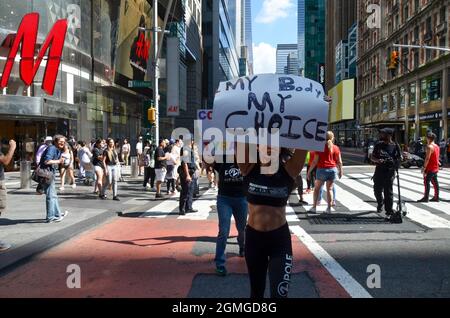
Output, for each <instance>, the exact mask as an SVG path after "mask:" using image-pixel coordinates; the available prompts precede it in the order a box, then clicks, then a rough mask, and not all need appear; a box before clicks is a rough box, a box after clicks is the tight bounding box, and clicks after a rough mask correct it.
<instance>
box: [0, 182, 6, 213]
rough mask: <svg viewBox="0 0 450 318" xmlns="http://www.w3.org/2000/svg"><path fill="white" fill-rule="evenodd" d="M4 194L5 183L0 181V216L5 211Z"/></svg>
mask: <svg viewBox="0 0 450 318" xmlns="http://www.w3.org/2000/svg"><path fill="white" fill-rule="evenodd" d="M6 193H7V190H6V185H5V181H0V215H1V214H2V213H4V212H5V210H6Z"/></svg>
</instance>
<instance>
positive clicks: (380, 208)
mask: <svg viewBox="0 0 450 318" xmlns="http://www.w3.org/2000/svg"><path fill="white" fill-rule="evenodd" d="M377 213H383V204H378V206H377Z"/></svg>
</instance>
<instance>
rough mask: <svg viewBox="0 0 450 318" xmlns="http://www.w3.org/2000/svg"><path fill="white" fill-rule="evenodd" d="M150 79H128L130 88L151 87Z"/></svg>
mask: <svg viewBox="0 0 450 318" xmlns="http://www.w3.org/2000/svg"><path fill="white" fill-rule="evenodd" d="M151 87H152V82H150V81H128V88H151Z"/></svg>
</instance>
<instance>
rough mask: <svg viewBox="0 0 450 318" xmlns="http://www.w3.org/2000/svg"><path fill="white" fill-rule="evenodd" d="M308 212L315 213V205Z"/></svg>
mask: <svg viewBox="0 0 450 318" xmlns="http://www.w3.org/2000/svg"><path fill="white" fill-rule="evenodd" d="M308 212H309V213H317V209H316V208H315V207H312V208H311V209H309V211H308Z"/></svg>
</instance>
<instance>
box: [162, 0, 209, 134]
mask: <svg viewBox="0 0 450 318" xmlns="http://www.w3.org/2000/svg"><path fill="white" fill-rule="evenodd" d="M174 3H175V4H174V6H178V7H181V9H182V12H183V18H182V19H179V21H175V22H171V23H169V25H168V26H167V28H168V29H169V30H170V31H171V34H170V35H169V36H167V38H166V40H165V41H164V45H163V49H164V50H163V52H162V53H163V54H162V61H163V63H162V64H163V65H165V67H163V68H162V69H161V71H162V73H161V76H162V77H163V78H162V79H161V80H160V87H161V89H162V93H160V95H161V100H166V103H164V104H163V105H160V114H161V117H160V136H162V137H165V138H168V137H170V136H171V135H172V131H173V130H174V129H175V128H180V127H183V128H187V129H189V130H190V131H193V129H194V120H195V119H197V110H199V109H201V108H202V85H203V37H202V24H203V23H202V0H187V1H184V0H177V1H174ZM173 8H174V7H173ZM169 96H170V98H169ZM173 105H176V106H178V109H177V108H176V107H175V108H173V107H172V106H173Z"/></svg>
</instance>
